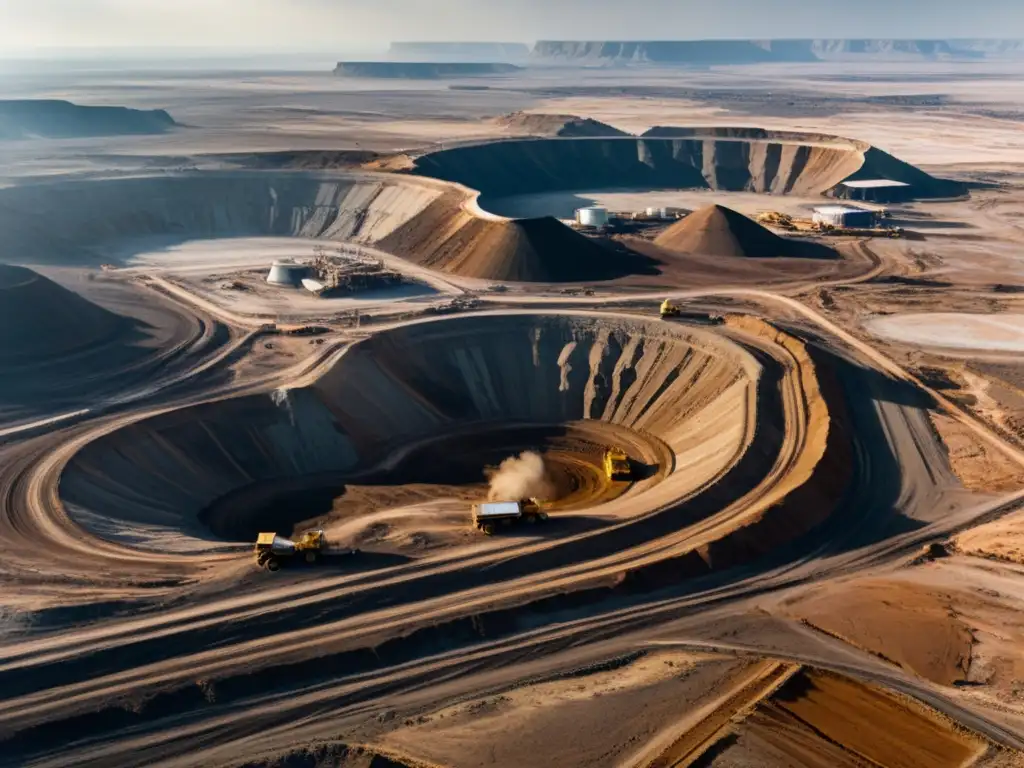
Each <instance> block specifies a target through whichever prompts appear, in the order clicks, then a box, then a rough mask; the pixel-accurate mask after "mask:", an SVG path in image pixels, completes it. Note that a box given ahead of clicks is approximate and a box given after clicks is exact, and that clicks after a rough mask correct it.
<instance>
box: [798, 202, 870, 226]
mask: <svg viewBox="0 0 1024 768" xmlns="http://www.w3.org/2000/svg"><path fill="white" fill-rule="evenodd" d="M811 220H812V221H813V222H814V223H815V224H827V225H829V226H832V227H849V228H851V229H854V228H856V229H860V228H870V227H873V226H875V223H876V222H875V212H874V211H867V210H864V209H863V208H854V207H853V206H849V205H823V206H821V207H820V208H815V209H814V216H813V217H812V218H811Z"/></svg>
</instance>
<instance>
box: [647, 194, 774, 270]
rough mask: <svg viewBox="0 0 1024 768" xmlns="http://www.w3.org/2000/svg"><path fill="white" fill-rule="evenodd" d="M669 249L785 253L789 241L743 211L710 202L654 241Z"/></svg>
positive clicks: (731, 253)
mask: <svg viewBox="0 0 1024 768" xmlns="http://www.w3.org/2000/svg"><path fill="white" fill-rule="evenodd" d="M654 242H655V243H656V244H657V245H659V246H661V247H662V248H664V249H666V250H669V251H679V252H682V253H701V254H706V255H709V256H741V257H747V258H765V257H773V256H784V255H786V251H787V242H786V240H784V239H783V238H781V237H779V236H778V235H776V234H775V233H773V232H771V231H770V230H768V229H766V228H765V227H762V226H761V225H760V224H758V223H757V222H756V221H753V220H751V219H748V218H747V217H746V216H744V215H743V214H742V213H737V212H736V211H734V210H732V209H730V208H725V207H723V206H721V205H709V206H708V207H706V208H701V209H700V210H699V211H696V212H694V213H691V214H690V215H689V216H687V217H686V218H685V219H683V220H682V221H679V222H677V223H676V224H673V225H672V226H671V227H669V228H668V229H666V230H665V231H664V232H662V233H661V234H660V235H659V236H658V237H657V239H655V241H654Z"/></svg>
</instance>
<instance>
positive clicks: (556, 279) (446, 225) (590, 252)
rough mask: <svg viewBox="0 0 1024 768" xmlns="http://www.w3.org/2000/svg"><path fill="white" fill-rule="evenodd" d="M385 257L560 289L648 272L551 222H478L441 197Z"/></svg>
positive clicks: (633, 259) (631, 258) (644, 263)
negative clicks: (565, 284)
mask: <svg viewBox="0 0 1024 768" xmlns="http://www.w3.org/2000/svg"><path fill="white" fill-rule="evenodd" d="M378 247H380V248H382V249H383V250H385V251H389V252H391V253H395V254H397V255H399V256H403V257H404V258H406V259H409V260H410V261H413V262H415V263H417V264H421V265H423V266H425V267H429V268H431V269H436V270H439V271H441V272H449V273H451V274H456V275H461V276H462V277H476V278H482V279H485V280H510V281H516V282H537V283H563V282H590V281H595V280H611V279H614V278H617V277H623V276H625V275H630V274H637V273H642V272H644V271H646V270H649V269H650V264H651V262H650V260H648V259H646V258H645V257H641V256H637V255H634V254H628V253H620V252H618V251H615V250H613V249H611V248H609V247H606V246H603V245H599V244H598V243H595V242H594V241H593V240H590V239H589V238H587V237H585V236H583V235H581V234H579V233H578V232H574V231H573V230H571V229H569V228H568V227H567V226H565V225H564V224H562V223H561V222H559V221H558V220H557V219H554V218H552V217H550V216H546V217H543V218H539V219H498V218H496V217H487V218H485V217H481V216H477V215H475V214H473V213H472V212H470V211H468V210H466V209H465V208H464V207H462V206H461V205H459V204H458V201H457V200H454V199H452V197H451V196H449V195H444V196H442V197H441V198H439V199H438V200H435V201H434V202H433V203H431V204H430V205H429V206H427V208H426V210H424V211H423V212H422V213H421V214H419V215H418V216H416V217H414V218H413V219H412V220H411V221H409V222H408V223H406V224H404V225H403V226H401V227H399V228H398V229H397V230H395V232H393V233H392V234H390V235H388V236H387V237H385V238H384V239H383V240H381V241H380V242H379V243H378Z"/></svg>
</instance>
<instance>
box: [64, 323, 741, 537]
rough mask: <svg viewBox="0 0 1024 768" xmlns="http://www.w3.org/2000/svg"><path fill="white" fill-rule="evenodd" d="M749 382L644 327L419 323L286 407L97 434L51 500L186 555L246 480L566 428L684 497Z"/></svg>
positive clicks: (208, 408) (719, 346)
mask: <svg viewBox="0 0 1024 768" xmlns="http://www.w3.org/2000/svg"><path fill="white" fill-rule="evenodd" d="M759 371H760V367H759V365H758V363H756V362H755V361H754V359H753V358H752V357H751V356H750V355H749V354H748V353H746V352H745V351H744V350H743V349H742V348H740V347H738V346H736V345H734V344H732V343H730V342H728V341H727V340H725V339H721V338H717V337H716V336H714V335H712V334H710V333H707V332H705V331H700V330H697V329H686V328H683V327H679V326H676V327H668V328H667V327H666V326H664V325H661V324H658V323H657V322H642V321H628V322H627V321H620V322H615V321H609V320H600V319H594V318H589V317H585V316H573V315H550V316H548V315H513V316H473V317H466V318H458V319H448V320H442V321H433V322H424V323H419V324H415V325H412V326H407V327H404V328H402V329H399V330H395V331H390V332H385V333H382V334H379V335H377V336H374V337H372V338H370V339H368V340H366V341H364V342H361V343H359V344H357V345H355V346H353V347H351V348H350V349H349V351H348V352H347V353H345V354H344V355H343V356H342V357H341V358H340V360H339V361H338V362H337V363H336V364H335V365H334V366H333V368H331V369H330V370H329V371H328V372H327V373H326V374H325V375H324V376H323V377H322V378H321V379H320V380H319V381H317V382H316V383H315V384H313V385H312V386H310V387H308V388H304V389H296V390H292V391H290V392H288V393H287V395H286V396H285V395H284V394H274V395H271V394H268V395H265V396H252V397H245V398H239V399H233V400H227V401H224V402H219V403H211V404H206V405H201V406H196V407H192V408H188V409H185V410H182V411H177V412H174V413H169V414H165V415H162V416H156V417H153V418H150V419H147V420H144V421H141V422H138V423H136V424H135V425H132V426H130V427H127V428H124V429H121V430H119V431H117V432H114V433H112V434H110V435H107V436H105V437H101V438H99V439H98V440H96V441H95V442H93V443H91V444H90V445H88V446H86V447H85V448H84V449H83V450H82V451H81V452H80V453H79V454H78V455H77V456H76V457H75V458H74V459H73V460H72V461H71V462H70V463H69V465H68V466H67V468H66V470H65V472H64V474H63V477H62V480H61V486H60V487H61V497H62V500H63V502H64V503H65V505H66V507H67V509H68V511H69V513H70V514H71V515H72V517H73V519H75V520H76V521H77V522H79V523H80V524H81V525H83V526H85V527H86V528H87V529H90V530H92V531H93V532H94V533H96V534H97V535H100V536H107V537H110V538H114V539H119V538H120V539H121V540H124V541H125V542H126V543H127V542H128V541H129V540H130V543H131V544H132V545H133V546H137V547H142V548H151V549H158V550H159V549H167V548H172V549H176V550H179V551H188V550H190V549H192V550H195V549H199V550H201V549H203V548H204V547H205V548H208V547H209V546H210V545H211V543H213V542H214V541H215V537H213V536H212V535H211V534H210V532H209V531H208V530H206V529H205V527H204V526H203V524H202V523H201V521H200V519H199V515H200V512H201V511H202V510H203V509H204V508H206V507H207V506H208V505H209V504H211V503H212V502H213V501H214V500H216V499H218V498H220V497H221V496H224V495H225V494H228V493H230V492H232V491H234V490H236V489H239V488H241V487H244V486H246V485H248V484H251V483H254V482H256V481H264V480H268V479H272V478H280V479H281V480H282V481H286V480H289V481H290V480H294V479H296V478H301V477H303V476H307V475H308V476H313V475H318V474H324V473H336V474H338V473H341V474H344V473H349V472H352V473H354V472H358V471H360V470H361V469H364V468H366V467H368V466H370V465H374V464H377V463H379V462H381V461H383V460H385V459H388V458H389V457H391V456H395V455H398V454H400V453H401V452H402V450H403V449H404V448H407V447H408V446H409V445H411V444H413V443H416V442H423V441H424V440H429V439H437V438H441V437H442V436H443V435H444V434H446V433H451V432H452V431H453V430H465V429H467V428H469V429H474V430H477V431H487V430H493V429H496V428H499V427H501V426H503V425H504V426H508V425H513V424H537V425H557V424H562V423H565V422H570V421H577V420H580V419H592V420H595V423H602V422H603V423H610V424H615V425H620V426H622V427H625V428H628V429H630V430H633V431H635V432H637V433H638V434H641V433H642V434H649V435H652V436H653V437H654V438H655V439H657V440H660V441H662V442H663V443H664V444H666V445H667V446H668V448H669V449H670V450H671V452H672V453H673V454H674V455H675V459H674V462H675V466H678V467H679V468H680V469H683V468H685V470H686V477H685V478H684V482H683V484H682V485H681V486H680V488H679V492H681V493H685V492H687V489H692V488H693V487H699V485H700V484H702V483H704V482H707V481H708V480H709V478H711V477H713V476H714V475H715V474H717V473H719V472H720V471H721V470H722V468H723V467H724V466H726V465H728V463H729V462H731V461H734V460H735V458H736V456H737V455H738V454H739V453H741V452H742V446H743V444H744V441H745V440H747V439H748V438H749V434H748V426H749V424H751V423H752V420H753V418H754V414H753V413H752V409H753V408H754V407H755V406H754V404H753V401H752V397H753V395H752V392H753V389H752V388H753V387H754V382H755V381H756V379H757V377H758V376H759ZM670 480H671V478H669V480H666V481H665V482H670ZM119 532H129V533H126V534H124V536H121V537H119ZM125 537H127V538H125Z"/></svg>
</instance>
